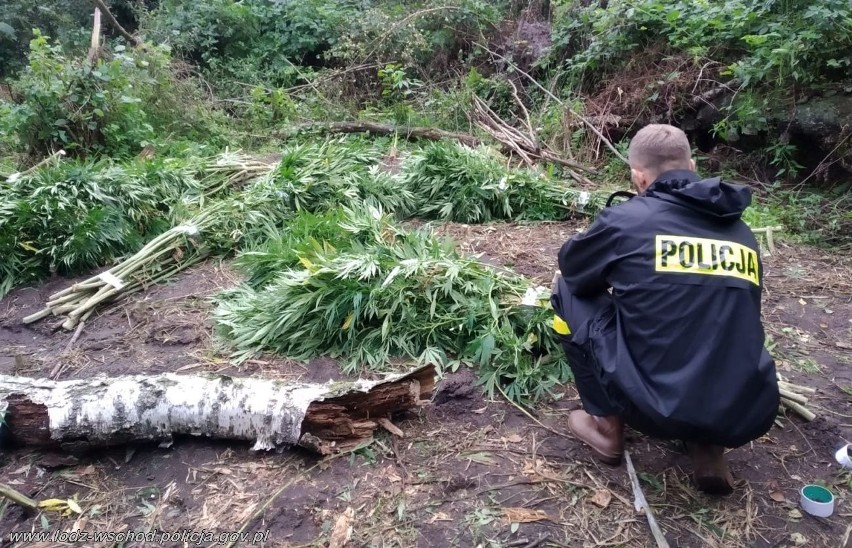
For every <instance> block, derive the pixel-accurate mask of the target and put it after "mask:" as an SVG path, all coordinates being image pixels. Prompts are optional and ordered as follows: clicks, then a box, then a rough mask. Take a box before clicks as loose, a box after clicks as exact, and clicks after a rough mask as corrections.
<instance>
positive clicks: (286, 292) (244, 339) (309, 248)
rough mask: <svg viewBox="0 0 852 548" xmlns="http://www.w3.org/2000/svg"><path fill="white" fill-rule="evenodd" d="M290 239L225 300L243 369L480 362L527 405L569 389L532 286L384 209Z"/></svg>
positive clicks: (227, 330) (250, 265) (300, 218)
mask: <svg viewBox="0 0 852 548" xmlns="http://www.w3.org/2000/svg"><path fill="white" fill-rule="evenodd" d="M312 228H316V232H313V233H311V234H312V235H311V236H307V237H305V239H302V236H301V235H302V234H306V233H310V231H311V229H312ZM282 232H283V234H282V235H281V236H279V237H278V238H276V239H273V240H272V241H271V242H270V244H269V245H268V246H267V247H266V248H264V249H263V251H261V252H256V253H253V254H247V255H244V256H243V257H242V258H241V260H240V261H241V264H242V265H243V267H244V268H247V269H248V270H249V273H250V275H251V280H252V281H253V283H252V284H246V285H243V286H240V287H238V288H235V289H233V290H229V291H227V292H225V293H223V294H222V295H220V296H219V297H218V298H217V302H218V308H217V309H216V312H215V318H216V321H217V332H218V334H219V335H220V337H221V338H222V339H223V340H224V341H226V342H227V343H229V344H230V345H231V346H232V347H233V349H234V356H235V357H236V358H237V359H239V360H244V359H246V358H248V357H250V356H252V355H255V354H256V353H258V352H261V351H272V352H276V353H279V354H282V355H286V356H290V357H293V358H300V359H307V358H311V357H315V356H320V355H330V356H332V357H336V358H341V359H342V360H343V363H344V366H345V368H346V369H348V370H350V371H352V370H355V369H356V368H358V367H360V366H367V367H369V368H373V369H387V368H389V367H390V366H391V364H392V363H394V362H395V361H397V360H400V359H402V360H418V361H421V362H422V361H429V362H434V363H437V364H439V365H442V366H444V367H450V368H457V367H458V366H459V365H460V364H461V363H473V364H475V365H477V366H478V367H479V369H480V372H481V374H482V375H483V382H484V383H485V385H486V388H487V389H489V390H494V388H495V387H496V386H497V384H498V383H500V384H506V385H507V389H508V393H509V394H510V396H511V397H514V398H516V399H525V398H532V397H540V396H541V395H542V394H543V393H544V392H545V391H546V390H547V389H548V388H549V387H550V386H552V385H553V384H554V383H556V382H562V381H564V380H566V379H567V377H568V375H569V373H568V370H567V369H566V368H565V366H564V362H563V360H562V358H561V350H560V349H559V348H558V345H557V344H556V343H555V341H554V339H553V337H552V335H551V332H550V329H549V327H548V321H547V320H548V319H549V318H550V317H552V316H550V315H549V314H548V313H547V311H546V310H544V309H539V308H530V307H523V306H520V297H521V296H522V295H524V294H525V292H526V291H527V290H528V289H529V288H530V282H529V281H527V280H525V279H523V278H522V277H520V276H517V275H514V274H510V273H507V272H505V271H502V270H501V271H498V270H495V269H493V268H491V267H489V266H486V265H484V264H483V263H480V262H479V261H477V260H476V259H475V258H470V257H462V256H461V255H459V253H458V252H457V251H456V250H455V248H454V246H453V245H452V242H448V241H441V240H438V239H437V238H435V237H434V236H433V235H432V234H431V233H429V232H427V231H409V230H405V229H403V228H401V227H400V226H398V225H396V224H395V223H394V222H393V221H392V218H391V217H390V216H389V215H386V214H383V213H382V212H381V210H379V209H377V208H369V207H361V208H359V209H357V210H355V209H349V208H344V209H341V210H339V211H336V212H333V213H329V214H327V215H325V216H323V217H316V216H310V215H307V214H304V213H300V214H299V215H297V216H296V217H295V218H294V219H293V220H292V221H291V222H290V223H288V226H286V227H285V228H284V230H283V231H282ZM290 232H292V233H293V234H294V235H293V236H288V235H286V234H289V233H290ZM288 238H293V240H300V241H301V242H302V243H301V244H299V243H297V245H296V246H295V247H293V246H291V245H290V244H291V243H292V241H293V240H289V239H288ZM335 243H337V244H338V246H339V247H338V246H336V245H334V244H335ZM267 269H268V270H267ZM267 280H268V283H266V284H265V285H264V284H263V283H262V282H264V281H267Z"/></svg>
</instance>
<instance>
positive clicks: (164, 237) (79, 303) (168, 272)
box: [23, 152, 274, 329]
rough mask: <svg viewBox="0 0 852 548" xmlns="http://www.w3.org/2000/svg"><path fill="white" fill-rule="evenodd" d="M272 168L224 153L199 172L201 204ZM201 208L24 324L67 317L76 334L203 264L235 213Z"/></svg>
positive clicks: (219, 205) (221, 204)
mask: <svg viewBox="0 0 852 548" xmlns="http://www.w3.org/2000/svg"><path fill="white" fill-rule="evenodd" d="M273 167H274V166H273V165H271V164H269V163H266V162H262V161H258V160H254V159H252V158H250V157H248V156H245V155H243V154H240V153H230V152H226V153H224V154H221V155H219V156H217V157H215V158H212V159H210V160H209V161H207V162H205V163H204V164H202V165H201V166H200V167H199V169H200V170H201V172H203V174H204V175H203V178H202V189H203V190H202V193H201V197H202V200H203V198H209V197H212V196H214V195H216V194H218V193H219V192H220V191H222V190H224V189H226V188H234V187H239V186H242V185H244V184H245V183H246V182H248V181H251V180H254V179H257V178H259V177H261V176H263V175H266V174H268V173H269V172H271V171H272V169H273ZM199 205H201V211H200V213H198V214H196V215H195V216H194V217H192V218H191V219H190V220H189V221H187V222H184V223H182V224H180V225H178V226H175V227H173V228H171V229H170V230H167V231H166V232H164V233H162V234H160V235H159V236H157V237H155V238H154V239H153V240H151V241H150V242H148V243H147V244H146V245H145V246H144V247H142V249H140V250H139V251H137V252H136V253H134V254H133V255H131V256H130V257H128V258H126V259H124V260H123V261H121V262H120V263H118V264H117V265H115V266H113V267H112V268H110V269H109V270H106V271H104V272H102V273H100V274H97V275H95V276H92V277H91V278H89V279H87V280H85V281H83V282H79V283H76V284H73V285H72V286H70V287H68V288H66V289H63V290H62V291H59V292H58V293H54V294H53V295H51V296H50V298H49V300H48V302H47V303H46V306H45V308H44V309H42V310H40V311H39V312H36V313H35V314H31V315H29V316H27V317H26V318H24V320H23V321H24V323H33V322H36V321H39V320H41V319H43V318H46V317H48V316H50V315H54V316H66V319H65V321H64V322H63V323H62V327H63V328H65V329H74V328H75V327H76V326H78V324H81V323H83V322H85V320H86V319H87V318H88V317H89V316H90V315H91V314H92V313H93V312H94V311H95V310H97V309H98V307H100V306H102V305H105V304H107V303H110V302H113V301H115V300H117V299H119V298H123V297H126V296H127V295H130V294H132V293H135V292H137V291H140V290H145V289H147V288H148V287H149V286H151V285H153V284H156V283H159V282H161V281H164V280H166V279H168V278H170V277H172V276H174V275H175V274H177V273H178V272H180V271H182V270H184V269H186V268H187V267H190V266H192V265H194V264H196V263H198V262H200V261H201V260H203V259H204V258H205V257H206V256H207V255H208V254H209V253H210V250H211V249H210V248H211V246H210V245H206V244H205V243H203V242H204V240H208V239H209V240H213V241H214V242H216V241H217V238H219V237H220V236H221V235H220V234H219V232H221V230H222V228H223V225H225V224H227V222H229V221H230V220H231V219H229V217H230V216H232V214H233V211H231V207H232V204H231V203H230V201H229V200H219V201H215V202H212V203H209V204H205V203H204V202H203V201H202V202H201V203H200V204H199ZM215 245H216V244H214V247H215Z"/></svg>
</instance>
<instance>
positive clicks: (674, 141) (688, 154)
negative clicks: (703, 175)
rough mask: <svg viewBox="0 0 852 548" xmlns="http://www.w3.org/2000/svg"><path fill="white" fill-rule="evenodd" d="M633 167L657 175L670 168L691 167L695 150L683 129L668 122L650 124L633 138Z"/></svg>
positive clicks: (630, 158) (631, 151) (631, 143)
mask: <svg viewBox="0 0 852 548" xmlns="http://www.w3.org/2000/svg"><path fill="white" fill-rule="evenodd" d="M627 157H628V160H629V161H630V167H631V168H634V169H642V170H644V171H647V172H649V173H650V174H652V175H654V176H656V175H659V174H660V173H663V172H664V171H668V170H670V169H690V167H691V166H690V160H691V159H692V149H690V147H689V139H687V137H686V133H684V132H683V131H682V130H681V129H679V128H676V127H674V126H670V125H667V124H649V125H647V126H645V127H643V128H642V129H640V130H639V132H638V133H637V134H636V136H634V137H633V139H631V140H630V147H629V148H628V149H627Z"/></svg>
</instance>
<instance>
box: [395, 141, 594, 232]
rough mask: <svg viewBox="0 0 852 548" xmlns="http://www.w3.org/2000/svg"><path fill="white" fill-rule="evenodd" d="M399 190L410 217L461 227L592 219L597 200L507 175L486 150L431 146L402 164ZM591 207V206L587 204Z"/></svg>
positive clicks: (548, 182)
mask: <svg viewBox="0 0 852 548" xmlns="http://www.w3.org/2000/svg"><path fill="white" fill-rule="evenodd" d="M402 179H403V184H404V185H405V187H406V188H408V189H409V191H410V192H412V194H414V196H415V197H416V199H417V205H416V210H415V212H414V213H415V215H416V216H417V217H421V218H424V219H441V220H448V221H458V222H463V223H487V222H490V221H494V220H508V219H523V220H554V219H563V218H565V217H567V216H568V215H569V214H570V213H571V211H572V210H578V209H579V210H583V211H585V212H588V213H595V212H596V211H598V210H599V209H600V207H601V206H602V205H603V204H602V203H598V202H601V199H600V197H598V196H592V195H591V194H590V193H587V192H586V193H583V192H581V191H578V190H576V189H572V188H570V187H568V186H567V185H565V184H564V183H560V182H558V181H557V180H556V179H554V178H553V177H549V176H547V175H545V174H544V173H538V172H536V171H533V170H530V169H522V168H518V169H510V168H508V167H506V165H505V158H503V157H502V156H500V155H499V154H498V153H497V151H496V150H494V149H491V148H488V147H478V148H475V149H474V148H470V147H466V146H464V145H460V144H457V143H445V142H440V143H434V144H430V145H427V146H426V147H425V148H423V149H422V150H421V151H420V152H417V153H414V154H413V155H412V156H411V157H409V158H408V160H407V161H406V163H405V165H404V168H403V174H402ZM590 202H593V203H590Z"/></svg>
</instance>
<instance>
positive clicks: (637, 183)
mask: <svg viewBox="0 0 852 548" xmlns="http://www.w3.org/2000/svg"><path fill="white" fill-rule="evenodd" d="M630 180H631V181H632V182H633V188H634V189H635V190H636V192H638V193H639V194H641V193H643V192H645V189H646V188H648V185H649V184H650V181H649V180H648V175H647V174H646V173H645V172H644V171H642V170H641V169H634V168H631V169H630Z"/></svg>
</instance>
